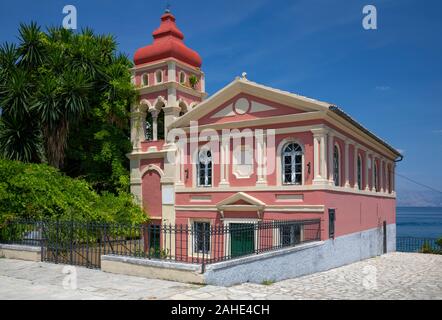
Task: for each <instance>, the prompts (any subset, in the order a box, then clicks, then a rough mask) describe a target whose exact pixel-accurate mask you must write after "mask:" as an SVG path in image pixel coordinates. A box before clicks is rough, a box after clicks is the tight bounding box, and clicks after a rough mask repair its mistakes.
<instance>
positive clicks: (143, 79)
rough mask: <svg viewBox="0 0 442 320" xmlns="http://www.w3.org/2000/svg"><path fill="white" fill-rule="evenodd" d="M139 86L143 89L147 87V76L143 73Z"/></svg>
mask: <svg viewBox="0 0 442 320" xmlns="http://www.w3.org/2000/svg"><path fill="white" fill-rule="evenodd" d="M141 85H142V86H143V87H147V86H148V85H149V75H148V74H147V73H144V74H143V75H142V76H141Z"/></svg>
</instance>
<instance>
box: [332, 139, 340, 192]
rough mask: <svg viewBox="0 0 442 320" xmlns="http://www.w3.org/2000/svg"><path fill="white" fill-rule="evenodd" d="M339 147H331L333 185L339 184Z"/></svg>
mask: <svg viewBox="0 0 442 320" xmlns="http://www.w3.org/2000/svg"><path fill="white" fill-rule="evenodd" d="M340 161H341V160H340V156H339V148H338V146H337V145H335V147H334V149H333V181H334V183H335V186H340V185H341V179H340V177H341V166H340Z"/></svg>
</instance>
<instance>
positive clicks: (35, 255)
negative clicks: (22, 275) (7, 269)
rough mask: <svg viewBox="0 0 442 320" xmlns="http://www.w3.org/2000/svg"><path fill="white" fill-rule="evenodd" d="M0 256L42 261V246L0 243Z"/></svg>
mask: <svg viewBox="0 0 442 320" xmlns="http://www.w3.org/2000/svg"><path fill="white" fill-rule="evenodd" d="M0 257H2V258H7V259H18V260H27V261H41V247H33V246H23V245H15V244H0Z"/></svg>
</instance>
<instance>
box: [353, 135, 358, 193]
mask: <svg viewBox="0 0 442 320" xmlns="http://www.w3.org/2000/svg"><path fill="white" fill-rule="evenodd" d="M358 152H359V148H358V145H357V144H356V143H355V148H354V157H353V161H354V167H353V169H354V170H353V171H354V173H353V174H354V183H353V188H355V189H359V185H358Z"/></svg>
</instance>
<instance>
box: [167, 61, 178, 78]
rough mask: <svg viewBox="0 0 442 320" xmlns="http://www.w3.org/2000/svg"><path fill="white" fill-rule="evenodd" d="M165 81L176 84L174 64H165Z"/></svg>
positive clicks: (171, 62)
mask: <svg viewBox="0 0 442 320" xmlns="http://www.w3.org/2000/svg"><path fill="white" fill-rule="evenodd" d="M167 81H168V82H177V79H176V62H175V61H169V62H168V63H167Z"/></svg>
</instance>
